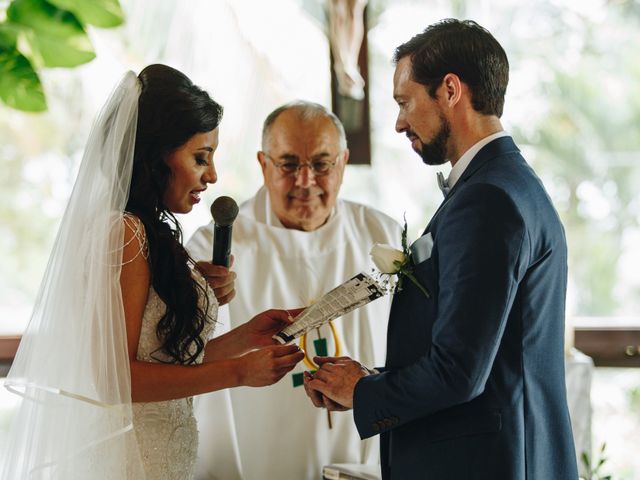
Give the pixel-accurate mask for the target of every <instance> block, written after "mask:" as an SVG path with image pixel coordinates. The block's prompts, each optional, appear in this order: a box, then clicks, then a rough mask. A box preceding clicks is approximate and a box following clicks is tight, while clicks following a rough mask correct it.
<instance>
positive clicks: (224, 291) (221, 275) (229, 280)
mask: <svg viewBox="0 0 640 480" xmlns="http://www.w3.org/2000/svg"><path fill="white" fill-rule="evenodd" d="M230 260H231V261H230V264H229V268H227V267H222V266H220V265H214V264H213V263H211V262H198V263H196V268H197V269H198V271H199V272H200V273H201V274H202V276H203V277H204V278H205V280H206V281H207V283H208V284H209V286H210V287H211V289H212V290H213V293H214V294H215V296H216V298H217V299H218V304H219V305H221V306H222V305H226V304H227V303H229V302H230V301H231V300H232V299H233V297H235V296H236V287H235V280H236V272H232V271H231V270H230V268H231V267H232V266H233V255H231V257H230Z"/></svg>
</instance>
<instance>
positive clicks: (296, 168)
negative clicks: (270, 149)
mask: <svg viewBox="0 0 640 480" xmlns="http://www.w3.org/2000/svg"><path fill="white" fill-rule="evenodd" d="M263 153H264V156H265V157H267V158H268V159H269V160H271V163H273V165H275V167H276V168H277V169H278V171H279V172H280V174H281V175H282V176H283V177H297V176H298V175H299V174H300V171H301V170H302V169H303V168H305V167H307V168H308V169H309V170H311V172H313V176H314V177H323V176H325V175H329V174H330V173H331V171H332V170H333V168H334V167H335V166H336V163H338V158H339V157H340V153H338V155H336V158H335V159H334V160H333V162H331V161H329V160H323V159H318V160H312V161H311V162H299V161H297V160H293V159H291V160H287V159H285V160H284V161H282V162H276V161H275V160H274V159H273V157H272V156H271V155H269V154H268V153H267V152H263ZM341 153H342V152H341Z"/></svg>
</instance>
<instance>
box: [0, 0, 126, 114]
mask: <svg viewBox="0 0 640 480" xmlns="http://www.w3.org/2000/svg"><path fill="white" fill-rule="evenodd" d="M123 21H124V15H123V12H122V9H121V7H120V3H119V2H118V0H92V1H83V0H13V1H12V2H11V3H10V4H9V6H8V8H7V10H6V12H5V19H4V20H3V21H2V22H0V99H1V100H2V101H3V102H4V103H5V104H6V105H7V106H9V107H12V108H15V109H17V110H23V111H27V112H42V111H44V110H46V109H47V102H46V99H45V95H44V91H43V89H42V84H41V83H40V78H39V76H38V73H37V72H38V70H40V69H41V68H51V67H67V68H71V67H76V66H78V65H82V64H84V63H87V62H90V61H91V60H93V59H94V58H95V56H96V54H95V51H94V48H93V45H92V44H91V40H90V39H89V36H88V35H87V26H88V25H94V26H96V27H102V28H111V27H115V26H118V25H121V24H122V22H123Z"/></svg>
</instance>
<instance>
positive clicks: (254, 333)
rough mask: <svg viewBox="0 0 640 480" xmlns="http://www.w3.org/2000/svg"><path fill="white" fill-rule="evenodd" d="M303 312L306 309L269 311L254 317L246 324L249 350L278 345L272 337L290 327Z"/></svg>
mask: <svg viewBox="0 0 640 480" xmlns="http://www.w3.org/2000/svg"><path fill="white" fill-rule="evenodd" d="M303 310H304V308H294V309H291V310H267V311H266V312H262V313H259V314H258V315H256V316H255V317H253V318H252V319H251V320H249V321H248V322H247V323H245V324H244V327H245V328H244V335H245V342H246V344H247V346H248V348H260V347H266V346H268V345H274V344H276V343H277V342H276V341H275V340H273V338H271V337H273V336H274V335H275V334H276V333H278V332H279V331H280V330H282V329H283V328H285V327H286V326H287V325H289V324H290V323H291V322H292V321H293V319H294V318H295V317H296V316H298V315H299V314H300V312H302V311H303Z"/></svg>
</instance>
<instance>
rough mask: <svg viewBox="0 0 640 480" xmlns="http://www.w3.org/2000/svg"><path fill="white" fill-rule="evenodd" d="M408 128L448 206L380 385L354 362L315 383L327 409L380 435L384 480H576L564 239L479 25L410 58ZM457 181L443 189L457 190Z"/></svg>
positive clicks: (440, 30) (404, 306)
mask: <svg viewBox="0 0 640 480" xmlns="http://www.w3.org/2000/svg"><path fill="white" fill-rule="evenodd" d="M394 60H395V63H396V71H395V75H394V92H393V95H394V98H395V100H396V102H397V104H398V106H399V113H398V118H397V121H396V130H397V131H398V132H404V133H405V135H406V136H407V138H408V139H409V140H410V141H411V146H412V148H413V149H414V150H415V151H416V152H417V153H418V154H419V155H420V156H421V157H422V159H423V161H424V162H425V163H426V164H428V165H438V164H443V163H445V162H446V161H449V162H451V165H452V170H451V173H450V175H449V178H448V185H443V190H444V192H445V200H444V202H443V203H442V205H441V206H440V208H439V209H438V210H437V212H436V213H435V215H434V216H433V218H432V219H431V221H430V222H429V224H428V225H427V228H426V230H425V232H424V235H423V237H421V238H420V239H418V240H417V241H416V242H415V243H414V244H413V245H412V247H411V250H412V263H413V268H414V274H415V276H416V277H417V279H418V280H419V282H420V283H421V284H422V286H424V287H426V288H427V289H428V290H429V291H430V292H431V295H430V298H427V296H426V295H425V294H424V293H423V292H422V291H421V290H420V289H418V288H417V287H416V286H415V285H414V284H413V283H412V282H408V281H405V282H403V287H402V290H401V291H400V292H398V293H397V294H396V295H395V297H394V300H393V306H392V309H391V314H390V320H389V329H388V339H387V347H388V351H387V360H386V365H385V367H384V368H381V369H379V371H372V370H368V369H366V368H365V367H363V366H362V365H360V364H359V363H358V362H356V361H354V360H351V359H349V358H346V357H342V358H329V357H325V358H322V359H318V363H321V364H322V368H321V369H320V370H318V371H317V372H316V373H315V374H314V375H313V376H312V375H310V374H307V375H306V378H305V388H306V390H307V394H308V395H309V397H310V398H311V400H312V401H313V403H314V404H315V405H316V406H319V407H321V406H324V407H326V408H329V409H344V408H353V416H354V421H355V423H356V426H357V428H358V431H359V433H360V436H361V437H362V438H368V437H371V436H373V435H376V434H380V435H381V453H382V455H381V457H382V460H381V461H382V476H383V478H384V479H402V480H406V479H437V480H447V479H456V480H457V479H461V480H462V479H465V480H466V479H474V480H475V479H487V480H489V479H491V480H496V479H500V480H514V479H530V480H538V479H554V480H555V479H558V480H560V479H562V480H573V479H576V478H577V476H578V475H577V467H576V458H575V452H574V446H573V440H572V434H571V426H570V422H569V414H568V410H567V403H566V394H565V382H564V362H563V341H564V334H563V330H564V311H565V293H566V284H567V249H566V241H565V236H564V230H563V227H562V224H561V223H560V219H559V218H558V214H557V212H556V211H555V209H554V207H553V205H552V204H551V200H550V199H549V197H548V195H547V193H546V192H545V190H544V187H543V185H542V183H541V182H540V180H539V179H538V177H537V176H536V175H535V173H534V172H533V170H532V169H531V167H529V165H528V164H527V163H526V161H525V160H524V158H523V157H522V155H521V154H520V151H519V150H518V148H517V147H516V145H515V144H514V142H513V140H512V139H511V137H510V136H509V135H507V134H506V133H505V132H504V131H503V129H502V125H501V124H500V120H499V118H500V116H501V115H502V109H503V104H504V95H505V91H506V88H507V83H508V76H509V73H508V71H509V65H508V61H507V57H506V54H505V52H504V50H503V49H502V47H501V46H500V44H499V43H498V42H497V41H496V39H495V38H494V37H493V36H492V35H491V34H490V33H489V32H488V31H487V30H485V29H484V28H482V27H481V26H479V25H478V24H476V23H475V22H472V21H458V20H444V21H441V22H439V23H436V24H434V25H431V26H429V27H428V28H427V29H426V30H425V31H424V32H423V33H421V34H419V35H416V36H415V37H413V38H412V39H411V40H409V41H408V42H407V43H405V44H403V45H401V46H399V47H398V48H397V49H396V52H395V58H394ZM442 183H444V182H442Z"/></svg>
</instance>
